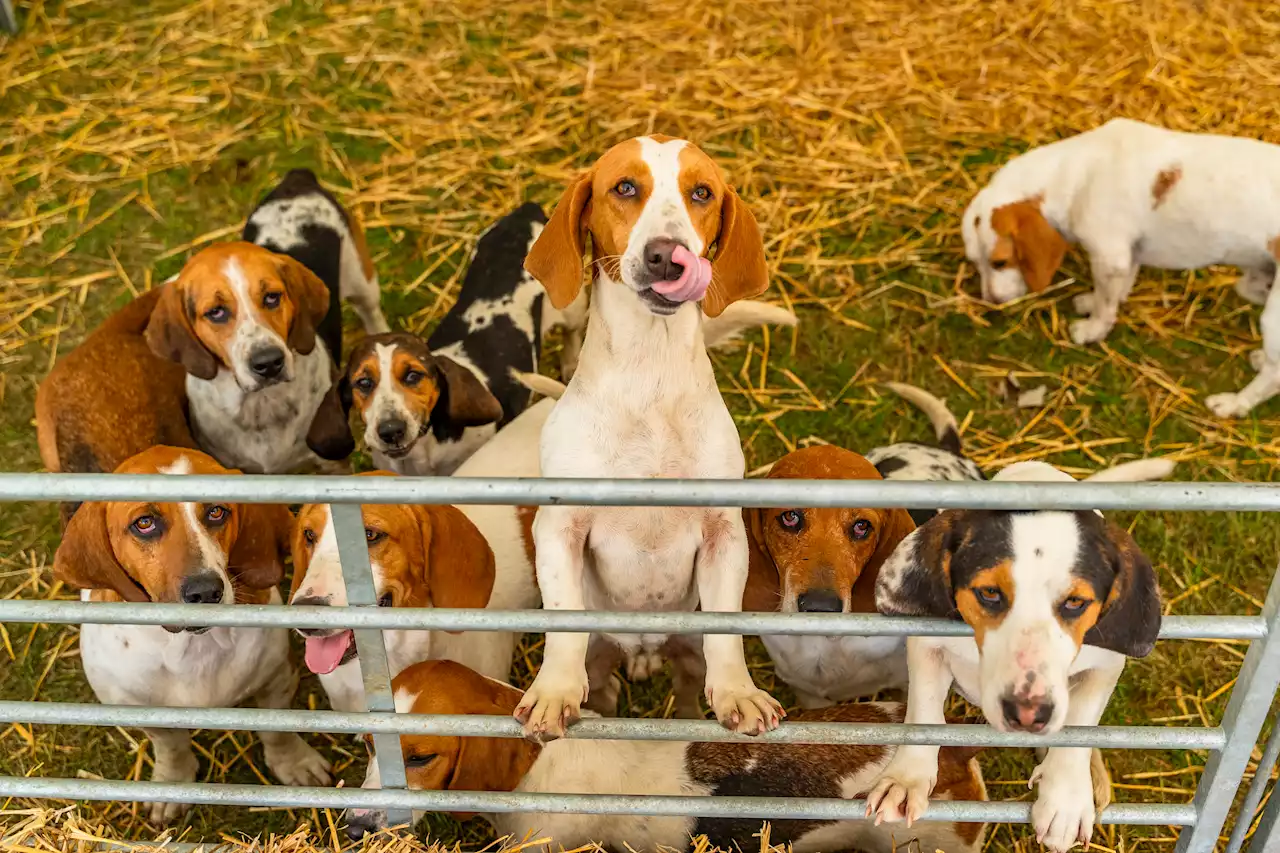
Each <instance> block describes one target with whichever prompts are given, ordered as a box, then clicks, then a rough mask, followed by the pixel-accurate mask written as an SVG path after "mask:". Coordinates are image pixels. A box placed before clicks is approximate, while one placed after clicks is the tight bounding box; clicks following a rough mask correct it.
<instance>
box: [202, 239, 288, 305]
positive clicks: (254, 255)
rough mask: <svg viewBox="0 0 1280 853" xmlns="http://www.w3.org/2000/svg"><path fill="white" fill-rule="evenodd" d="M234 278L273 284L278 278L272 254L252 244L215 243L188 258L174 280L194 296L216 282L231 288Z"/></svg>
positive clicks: (277, 267)
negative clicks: (271, 282)
mask: <svg viewBox="0 0 1280 853" xmlns="http://www.w3.org/2000/svg"><path fill="white" fill-rule="evenodd" d="M235 276H240V277H242V278H243V279H244V280H245V281H248V282H250V283H253V282H257V281H275V280H278V279H279V278H280V266H279V264H278V263H277V259H276V256H275V254H273V253H272V252H270V251H268V250H266V249H264V248H262V247H261V246H256V245H254V244H253V243H217V244H215V245H213V246H209V247H208V248H205V249H202V250H201V251H200V252H198V253H196V254H195V255H194V256H192V258H191V260H189V261H187V264H186V266H184V267H183V268H182V273H181V274H180V275H179V277H178V281H179V283H180V284H181V285H182V287H183V288H185V289H186V290H187V292H188V293H194V292H198V291H200V290H202V289H206V288H209V287H216V286H217V285H218V284H219V283H223V284H227V285H231V284H232V283H233V278H234V277H235Z"/></svg>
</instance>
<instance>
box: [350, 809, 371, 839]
mask: <svg viewBox="0 0 1280 853" xmlns="http://www.w3.org/2000/svg"><path fill="white" fill-rule="evenodd" d="M377 831H378V826H377V821H376V819H375V818H374V812H364V813H358V812H347V838H350V839H351V840H352V841H359V840H360V839H362V838H364V837H365V836H366V835H370V834H372V833H374V832H377Z"/></svg>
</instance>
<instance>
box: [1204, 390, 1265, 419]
mask: <svg viewBox="0 0 1280 853" xmlns="http://www.w3.org/2000/svg"><path fill="white" fill-rule="evenodd" d="M1204 404H1205V405H1206V406H1208V407H1209V411H1211V412H1213V413H1214V414H1215V415H1217V416H1218V417H1220V418H1243V417H1244V416H1245V415H1247V414H1249V410H1250V409H1251V408H1253V407H1252V406H1250V405H1249V404H1247V403H1246V402H1245V401H1244V400H1243V399H1241V397H1240V395H1239V394H1235V393H1227V394H1213V395H1211V396H1209V397H1207V398H1206V399H1205V401H1204Z"/></svg>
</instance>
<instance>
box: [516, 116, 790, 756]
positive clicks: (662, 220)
mask: <svg viewBox="0 0 1280 853" xmlns="http://www.w3.org/2000/svg"><path fill="white" fill-rule="evenodd" d="M588 237H590V244H591V254H592V261H591V265H590V268H591V270H592V276H593V285H592V292H591V313H590V318H589V320H588V322H587V332H586V339H585V341H584V343H583V348H582V357H581V360H580V362H579V365H578V370H577V372H576V373H575V374H574V376H573V379H572V380H570V382H569V386H568V388H567V389H566V391H565V393H564V395H563V397H561V399H560V400H559V401H558V402H557V403H556V406H555V408H554V410H553V411H552V412H551V416H550V417H549V418H548V420H547V425H546V428H545V429H544V430H543V434H542V474H543V476H546V477H622V478H627V477H630V478H653V477H684V478H707V479H728V480H732V479H739V478H741V477H742V476H743V473H744V461H743V455H742V446H741V443H740V440H739V437H738V430H737V427H736V426H735V424H734V422H733V418H732V417H731V416H730V415H729V410H728V408H727V407H726V406H725V403H724V400H723V399H722V398H721V396H720V392H719V389H718V388H717V386H716V377H715V374H714V372H713V370H712V366H711V360H710V358H709V357H708V356H707V351H706V346H705V340H704V336H703V311H705V312H706V314H707V315H709V316H713V317H714V316H718V315H719V314H720V313H721V312H722V311H723V310H724V309H725V307H726V306H727V305H729V304H730V303H732V302H734V301H736V300H738V299H744V298H747V297H750V296H754V295H756V294H758V293H761V292H762V291H764V290H765V288H766V287H767V286H768V270H767V267H766V264H765V259H764V245H763V243H762V240H761V237H760V231H759V228H758V227H757V226H756V222H755V219H754V218H753V217H752V215H751V212H750V211H749V210H748V209H747V206H746V205H745V204H744V203H743V202H742V201H741V199H739V198H738V195H737V193H735V192H734V191H733V189H732V188H731V187H730V186H729V185H728V184H727V183H726V182H725V180H724V178H723V176H722V175H721V173H720V169H719V167H718V166H716V164H715V162H714V161H713V160H712V159H711V158H710V157H708V156H707V155H706V154H705V153H703V152H702V151H700V150H699V149H698V148H697V147H695V146H694V145H692V144H690V143H688V142H685V141H684V140H680V139H671V138H669V137H664V136H646V137H640V138H637V139H631V140H628V141H626V142H623V143H621V144H619V145H617V146H615V147H613V148H612V149H610V150H609V151H608V152H607V153H606V154H605V155H604V156H603V157H601V158H600V159H599V161H597V162H596V164H595V165H594V166H593V167H592V168H591V169H590V170H589V171H588V172H587V173H586V174H584V175H583V176H582V177H580V178H579V179H578V180H576V181H574V183H573V184H572V185H571V186H570V187H569V188H568V189H567V190H566V191H565V193H564V195H563V196H562V197H561V198H560V202H559V203H558V204H557V206H556V209H555V212H554V214H553V215H552V217H551V221H550V222H549V223H548V224H547V227H546V228H545V229H544V230H543V232H542V234H541V235H540V236H539V237H538V240H537V242H536V243H535V244H534V246H533V249H532V250H531V251H530V253H529V257H528V260H527V261H526V262H525V266H526V268H527V269H528V270H529V271H530V272H531V273H533V275H534V277H535V278H537V279H538V281H540V282H542V284H543V286H544V287H546V289H547V293H548V294H549V295H550V297H551V302H552V304H554V305H556V306H557V307H561V308H562V307H564V306H567V305H569V304H571V303H572V302H573V301H574V299H576V298H577V297H578V295H579V293H580V292H581V290H582V287H583V263H582V258H583V254H584V252H585V251H586V247H587V238H588ZM713 246H714V247H715V259H714V261H711V260H708V255H709V253H710V252H711V250H712V247H713ZM699 300H701V301H702V310H699V307H698V304H697V302H698V301H699ZM534 541H535V544H536V554H537V569H538V585H539V587H540V588H541V591H542V598H543V603H544V606H545V607H547V608H548V609H552V610H694V609H696V608H698V607H701V608H702V609H703V610H708V611H739V610H741V609H742V592H743V587H744V586H745V584H746V579H747V536H746V529H745V528H744V527H743V523H742V512H741V511H740V510H738V509H734V508H727V507H721V508H710V509H703V508H699V509H686V508H676V507H671V508H657V507H625V508H617V507H574V506H545V507H542V508H541V509H540V510H539V512H538V515H537V519H536V520H535V522H534ZM672 639H673V638H668V637H666V636H625V635H624V636H609V637H600V638H597V642H600V641H603V642H605V643H607V644H610V645H614V646H619V647H621V648H622V649H623V650H625V653H626V654H628V655H634V654H639V653H642V652H648V651H657V650H659V649H663V648H666V649H667V651H668V653H674V650H673V649H671V645H672V643H671V642H669V640H672ZM679 642H681V643H682V644H683V645H684V646H686V647H687V648H686V649H685V652H686V653H684V654H682V655H680V656H679V658H680V660H679V661H677V666H676V671H675V678H676V680H677V683H680V682H683V683H684V684H686V685H687V684H689V683H696V682H697V681H704V682H705V693H706V697H707V701H708V703H709V704H710V706H711V708H712V710H713V711H714V712H715V715H716V717H717V718H718V719H719V720H720V721H721V722H722V723H723V724H724V725H726V726H728V727H730V728H732V729H734V730H736V731H739V732H748V733H760V732H763V731H765V730H767V729H771V728H774V727H775V726H777V724H778V722H779V720H780V719H781V717H782V716H783V711H782V708H781V706H779V705H778V703H777V702H775V701H774V700H773V699H772V698H771V697H770V696H769V695H768V694H766V693H765V692H764V691H762V690H760V689H759V688H757V687H756V686H755V684H754V683H753V682H752V680H751V674H750V672H749V671H748V670H747V665H746V660H745V657H744V654H743V643H742V638H741V637H740V636H732V635H723V634H722V635H711V634H709V635H707V636H706V637H705V638H703V640H702V649H701V651H702V652H703V654H698V651H699V650H698V648H697V647H696V645H694V644H693V643H690V642H688V641H686V640H684V639H683V638H679ZM589 645H590V638H589V637H588V635H585V634H559V633H552V634H548V635H547V643H546V653H545V657H544V660H543V664H542V667H541V669H540V671H539V672H538V675H537V678H536V679H535V680H534V682H533V684H532V686H531V687H530V688H529V691H528V692H527V693H526V694H525V695H524V698H523V699H522V700H521V701H520V703H519V705H518V707H517V708H516V709H515V710H516V716H517V718H518V719H519V720H520V721H521V722H522V723H523V724H524V729H525V733H526V735H528V736H529V737H532V738H537V739H543V740H545V739H553V738H556V737H559V736H561V735H562V734H563V733H564V729H565V726H566V725H568V724H569V723H570V722H571V721H573V720H574V719H575V718H577V716H578V714H579V712H580V709H581V707H582V703H583V702H584V700H586V698H587V695H588V691H589V689H592V687H593V686H592V685H591V684H590V679H589V676H588V669H587V657H588V648H589ZM704 655H705V679H703V678H701V676H702V672H703V657H704ZM600 671H602V672H607V671H608V670H607V669H605V668H603V667H601V668H600ZM599 686H600V685H599V684H597V685H595V687H599Z"/></svg>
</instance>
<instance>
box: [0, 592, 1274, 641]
mask: <svg viewBox="0 0 1280 853" xmlns="http://www.w3.org/2000/svg"><path fill="white" fill-rule="evenodd" d="M0 622H19V623H33V622H34V623H48V624H76V623H86V622H87V623H91V624H100V625H207V626H210V627H215V628H220V627H247V628H354V629H356V630H359V629H364V628H377V629H383V630H387V629H398V630H433V631H537V632H545V631H584V632H585V631H599V632H607V633H614V634H627V633H635V634H716V633H720V634H789V635H821V636H836V635H859V636H885V637H907V636H918V637H966V636H970V635H972V634H973V630H972V629H971V628H970V627H969V626H968V625H966V624H965V623H964V622H960V621H949V620H946V619H923V618H921V619H917V618H903V617H890V616H878V615H874V614H863V613H844V614H839V613H703V612H670V613H623V612H607V611H581V610H577V611H568V610H447V609H443V608H438V607H436V608H417V609H415V608H401V607H369V608H353V607H345V608H344V607H284V606H279V605H274V606H273V605H266V604H237V605H235V606H234V607H228V606H226V605H220V604H157V603H151V602H145V603H141V604H123V603H106V602H86V601H25V600H21V599H12V600H7V601H0ZM1266 631H1267V626H1266V623H1264V622H1263V621H1262V619H1261V618H1260V617H1257V616H1166V617H1165V618H1164V620H1163V622H1162V624H1161V626H1160V638H1161V639H1162V640H1188V639H1213V640H1255V639H1259V638H1261V637H1264V636H1266Z"/></svg>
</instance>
